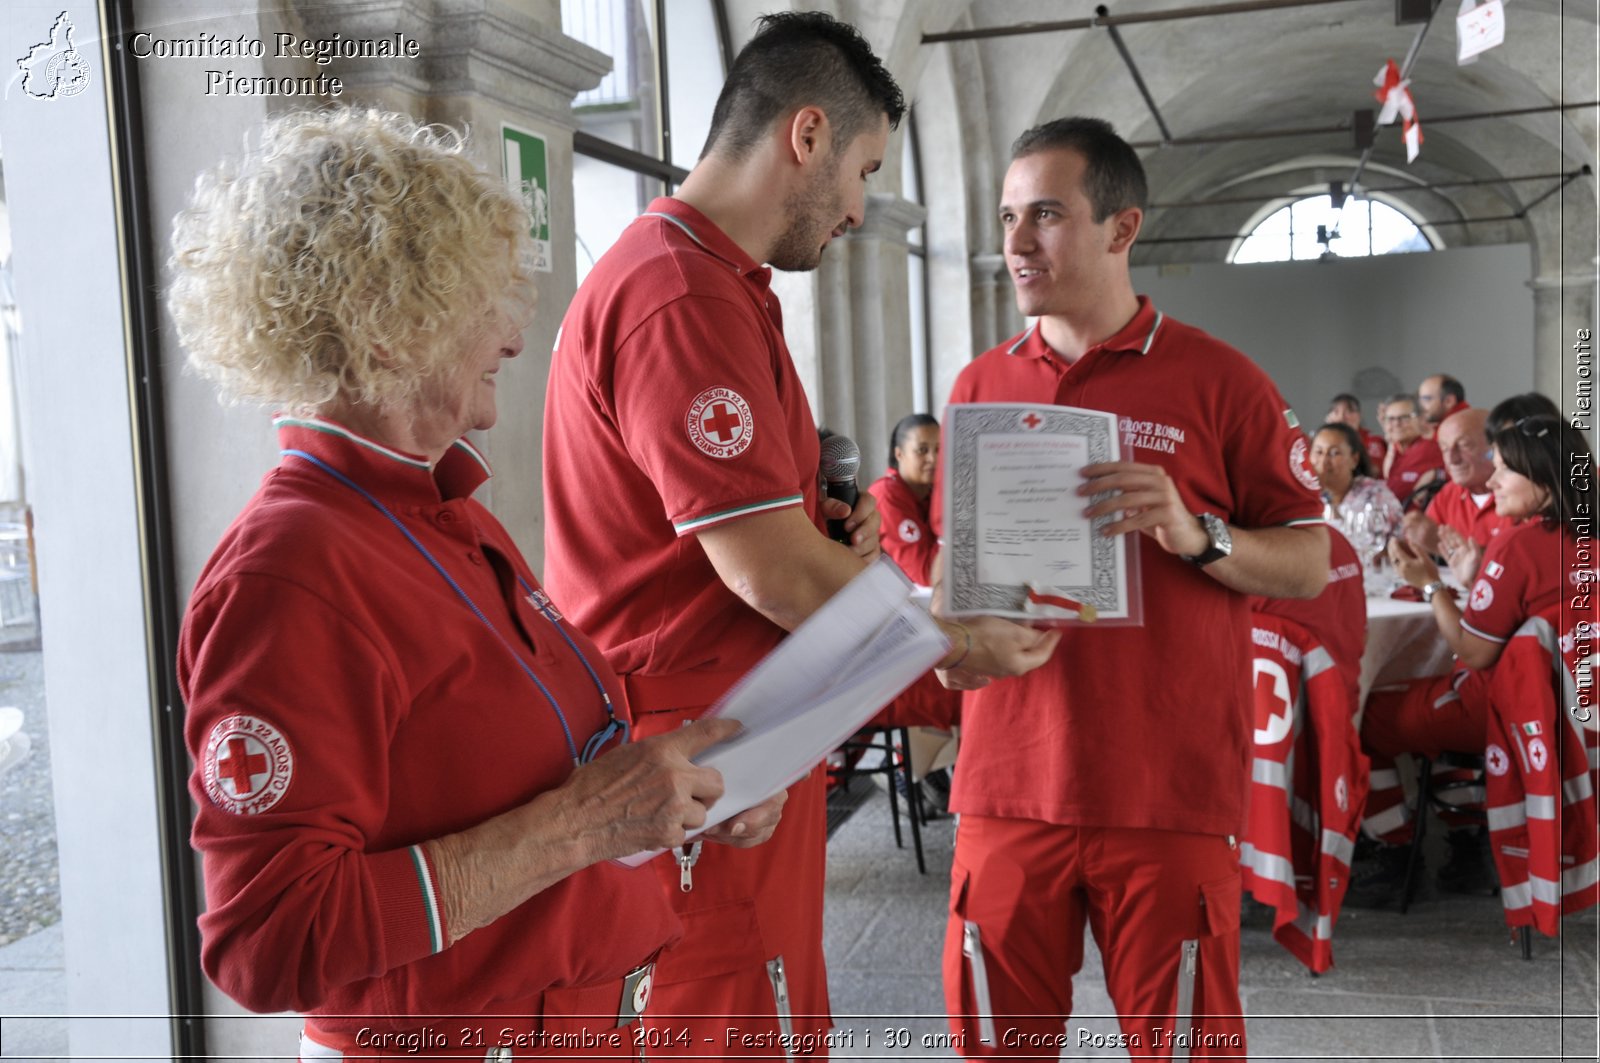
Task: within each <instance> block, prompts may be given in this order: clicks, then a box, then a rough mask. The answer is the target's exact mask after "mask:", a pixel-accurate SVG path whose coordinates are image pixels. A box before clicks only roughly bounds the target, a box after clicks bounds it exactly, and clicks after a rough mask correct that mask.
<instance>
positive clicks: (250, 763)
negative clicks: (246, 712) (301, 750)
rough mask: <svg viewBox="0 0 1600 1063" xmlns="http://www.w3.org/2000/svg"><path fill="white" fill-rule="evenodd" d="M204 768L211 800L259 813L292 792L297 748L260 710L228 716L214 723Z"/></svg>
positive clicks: (243, 812) (237, 811) (227, 808)
mask: <svg viewBox="0 0 1600 1063" xmlns="http://www.w3.org/2000/svg"><path fill="white" fill-rule="evenodd" d="M201 771H202V774H203V778H204V780H205V790H206V796H207V797H209V798H211V803H212V804H214V805H216V806H217V807H218V808H220V809H222V810H223V811H224V812H232V813H235V814H236V815H241V816H254V815H257V814H259V813H262V812H265V811H267V810H268V809H269V808H271V807H272V806H273V805H275V804H277V803H278V802H279V801H281V800H283V795H284V794H286V793H288V792H289V783H290V781H291V780H292V779H293V777H294V752H293V751H292V750H291V749H290V748H289V739H288V738H287V737H286V736H285V735H284V734H283V732H281V731H279V730H278V729H277V728H276V727H274V726H273V725H272V724H270V723H268V722H267V721H266V720H263V719H261V718H260V717H259V716H228V717H226V718H224V719H222V720H219V721H218V722H217V724H216V725H215V726H214V727H212V728H211V735H210V737H208V738H207V739H206V748H205V753H204V755H203V757H202V763H201Z"/></svg>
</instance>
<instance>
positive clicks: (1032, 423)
mask: <svg viewBox="0 0 1600 1063" xmlns="http://www.w3.org/2000/svg"><path fill="white" fill-rule="evenodd" d="M1041 424H1044V418H1043V417H1040V416H1039V415H1038V414H1036V413H1027V414H1023V416H1022V427H1024V428H1038V427H1039V426H1040V425H1041Z"/></svg>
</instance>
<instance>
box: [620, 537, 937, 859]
mask: <svg viewBox="0 0 1600 1063" xmlns="http://www.w3.org/2000/svg"><path fill="white" fill-rule="evenodd" d="M948 651H949V643H948V642H946V641H945V637H944V635H943V633H942V632H940V630H939V626H938V625H937V624H935V623H934V621H933V619H932V618H931V617H930V616H929V615H928V614H927V612H926V611H925V610H924V609H922V608H921V607H920V606H918V605H917V604H916V603H915V602H913V601H912V585H911V583H910V581H909V580H907V579H906V578H905V576H904V575H902V574H901V572H900V570H899V569H898V568H896V567H895V566H894V564H893V563H892V562H890V561H888V560H886V559H884V560H880V561H879V562H878V563H876V564H874V565H870V566H868V567H867V569H866V571H864V572H862V573H861V574H860V575H859V576H857V577H856V578H855V579H853V580H851V581H850V582H849V583H848V584H846V585H845V587H844V589H842V590H841V591H839V593H838V594H835V595H834V596H833V597H832V598H830V599H828V601H827V602H825V603H824V604H823V606H822V608H821V609H818V610H817V611H816V612H815V613H813V614H812V615H811V616H810V617H809V618H808V619H807V620H806V622H805V623H803V624H801V625H800V626H799V627H798V628H796V629H795V630H794V631H793V632H791V633H790V635H789V637H788V638H786V639H784V640H783V641H782V642H780V643H779V644H778V646H777V648H776V649H774V650H773V651H772V652H771V653H769V654H767V656H766V657H764V658H762V659H761V661H760V662H759V663H758V664H757V665H756V666H755V667H754V668H753V669H751V670H750V672H749V674H747V675H746V676H745V677H744V678H743V679H741V680H739V682H738V683H736V684H734V686H733V688H732V689H731V690H729V691H728V692H727V693H726V694H724V695H723V696H722V698H721V700H719V701H718V702H717V703H716V704H715V705H713V706H712V707H711V708H710V709H709V710H707V712H706V714H705V715H707V716H726V717H729V718H730V719H735V720H738V721H740V722H741V723H743V724H744V728H745V729H744V731H743V732H742V733H741V734H740V735H739V736H738V737H737V738H735V739H733V740H732V741H729V742H724V743H722V744H720V745H717V746H713V747H712V748H710V749H708V750H706V751H705V752H704V753H702V754H701V755H700V756H698V757H696V758H695V763H697V764H701V765H704V766H706V767H711V768H716V769H717V770H718V771H719V772H721V773H722V785H723V793H722V797H721V798H720V799H718V801H717V803H716V804H714V805H713V806H712V807H711V810H710V812H709V814H708V816H707V819H706V824H705V826H704V827H702V828H700V830H697V831H694V832H692V833H691V834H690V837H691V838H692V837H694V836H696V835H698V834H700V833H701V832H702V831H705V830H709V829H710V828H712V827H715V826H716V825H717V824H719V823H722V822H723V821H725V820H728V819H731V818H733V817H734V816H735V815H737V814H738V813H740V812H742V811H744V810H745V809H747V808H750V807H752V806H754V805H759V804H760V803H761V802H763V801H765V800H766V799H767V798H769V797H771V796H772V795H773V794H776V793H777V792H778V791H779V790H783V789H785V788H787V787H788V786H789V785H790V784H792V783H793V782H795V781H796V780H797V779H800V778H802V777H804V776H805V775H806V773H807V772H809V771H811V769H812V768H814V767H816V766H817V765H818V764H819V763H821V761H822V759H823V758H824V757H826V756H827V755H828V754H829V753H830V752H831V751H833V750H834V749H837V748H838V746H839V744H840V743H841V742H843V741H844V740H845V739H847V738H849V737H850V736H851V735H852V734H854V733H855V732H856V731H858V730H860V728H861V726H862V725H863V724H864V723H866V722H867V721H868V720H870V719H871V718H872V717H873V716H875V715H877V713H878V710H879V709H881V708H883V707H884V706H885V705H887V704H888V703H889V702H890V701H892V700H894V698H895V696H896V695H897V694H899V693H900V692H901V691H902V690H904V689H906V687H908V686H910V685H911V684H912V683H914V682H916V680H917V679H918V677H920V676H922V675H923V674H924V673H926V672H927V671H928V669H930V668H932V667H933V666H934V665H935V664H937V663H938V662H939V659H940V658H941V657H943V656H944V655H945V654H946V653H947V652H948ZM660 851H661V850H655V851H651V852H642V853H636V854H634V855H633V856H630V857H626V858H624V859H623V860H622V861H621V862H622V863H624V864H627V865H629V866H638V865H639V864H642V863H644V862H645V861H646V860H649V859H650V858H651V857H653V856H655V855H656V854H657V853H658V852H660Z"/></svg>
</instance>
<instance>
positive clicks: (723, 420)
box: [700, 402, 744, 443]
mask: <svg viewBox="0 0 1600 1063" xmlns="http://www.w3.org/2000/svg"><path fill="white" fill-rule="evenodd" d="M706 413H707V415H708V416H707V417H706V418H705V419H704V420H702V421H701V422H700V426H701V427H702V428H704V429H705V430H706V432H707V433H708V434H709V435H710V436H711V438H712V439H715V440H716V441H717V442H718V443H727V442H730V441H731V440H733V438H734V437H735V435H737V433H738V431H739V429H740V427H741V426H742V425H743V423H744V422H742V421H740V420H739V413H738V411H737V410H735V409H734V408H733V407H732V406H729V405H728V404H727V403H726V402H716V403H712V404H711V408H710V409H708V410H707V411H706Z"/></svg>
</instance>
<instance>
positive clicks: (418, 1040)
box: [300, 977, 671, 1063]
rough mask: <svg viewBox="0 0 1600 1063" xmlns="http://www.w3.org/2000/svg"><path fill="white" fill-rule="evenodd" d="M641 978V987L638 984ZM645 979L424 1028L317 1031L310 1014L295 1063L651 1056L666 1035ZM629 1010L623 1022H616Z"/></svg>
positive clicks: (555, 992) (556, 992)
mask: <svg viewBox="0 0 1600 1063" xmlns="http://www.w3.org/2000/svg"><path fill="white" fill-rule="evenodd" d="M641 981H643V986H642V987H641V985H640V982H641ZM650 985H651V982H650V980H649V979H643V980H641V979H639V978H637V977H633V978H630V979H627V980H626V981H625V980H624V979H621V978H617V979H612V980H610V981H607V982H600V983H596V984H594V985H586V986H566V987H556V988H551V989H547V990H545V991H544V992H543V993H540V994H538V995H536V996H534V997H532V998H530V999H528V1000H507V1001H504V1002H503V1003H501V1004H500V1005H498V1010H497V1013H496V1014H494V1015H471V1016H464V1017H461V1018H458V1019H447V1018H442V1017H438V1016H430V1017H429V1021H428V1022H427V1023H426V1024H423V1025H419V1026H417V1027H416V1028H414V1029H411V1030H405V1031H395V1030H392V1029H390V1028H389V1026H388V1024H389V1023H391V1022H393V1019H392V1017H390V1016H382V1017H379V1018H378V1019H377V1021H378V1022H379V1023H380V1025H379V1026H378V1027H377V1028H376V1029H374V1030H363V1031H359V1032H358V1033H356V1034H354V1035H352V1034H350V1033H348V1032H344V1031H340V1032H331V1031H326V1030H322V1029H319V1028H318V1027H317V1020H316V1017H315V1016H312V1017H309V1018H307V1020H306V1025H305V1029H304V1030H302V1031H301V1034H300V1061H301V1063H325V1061H329V1060H393V1059H406V1060H427V1059H480V1060H494V1061H496V1063H498V1061H500V1060H516V1059H630V1060H637V1059H643V1058H644V1057H645V1053H646V1051H648V1053H649V1054H650V1055H652V1056H654V1055H657V1054H658V1051H657V1048H656V1047H655V1046H656V1045H657V1043H658V1042H659V1041H661V1040H663V1039H665V1038H666V1037H667V1036H668V1035H669V1034H670V1033H671V1031H670V1030H657V1029H654V1028H653V1027H652V1025H651V1018H650V1017H649V1015H648V1014H646V1015H642V1016H641V1015H639V1014H637V1013H638V1012H640V1011H644V1010H646V1009H648V1008H649V1007H650V1006H651V989H650ZM624 1009H626V1010H627V1012H628V1017H627V1018H626V1020H625V1022H624V1024H623V1025H620V1026H619V1025H618V1019H619V1018H620V1017H622V1016H620V1015H619V1012H621V1011H623V1010H624Z"/></svg>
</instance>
